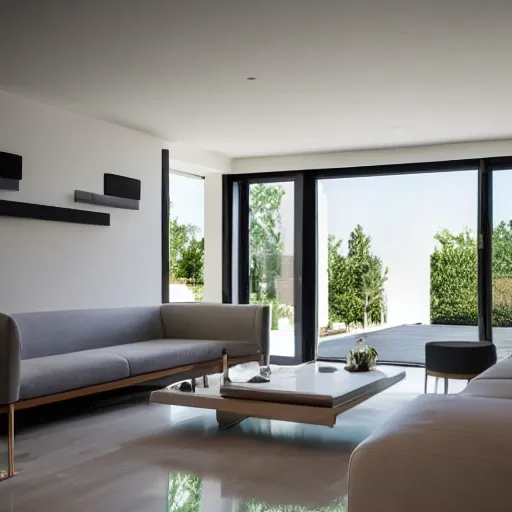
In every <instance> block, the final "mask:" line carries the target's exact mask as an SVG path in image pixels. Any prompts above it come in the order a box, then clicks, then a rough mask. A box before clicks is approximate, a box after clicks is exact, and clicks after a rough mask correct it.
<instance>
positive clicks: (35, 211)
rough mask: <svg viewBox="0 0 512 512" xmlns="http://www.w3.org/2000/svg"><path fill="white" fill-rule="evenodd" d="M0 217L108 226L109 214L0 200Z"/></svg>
mask: <svg viewBox="0 0 512 512" xmlns="http://www.w3.org/2000/svg"><path fill="white" fill-rule="evenodd" d="M0 216H2V217H18V218H21V219H36V220H49V221H55V222H71V223H73V224H91V225H95V226H110V214H108V213H101V212H91V211H87V210H75V209H73V208H61V207H59V206H46V205H43V204H32V203H20V202H18V201H3V200H0Z"/></svg>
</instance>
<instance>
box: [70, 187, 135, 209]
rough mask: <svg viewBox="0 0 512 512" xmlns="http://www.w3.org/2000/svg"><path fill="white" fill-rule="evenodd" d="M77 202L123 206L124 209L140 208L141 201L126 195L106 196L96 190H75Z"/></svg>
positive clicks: (114, 206) (115, 206)
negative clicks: (96, 192)
mask: <svg viewBox="0 0 512 512" xmlns="http://www.w3.org/2000/svg"><path fill="white" fill-rule="evenodd" d="M75 203H87V204H97V205H100V206H111V207H112V208H122V209H124V210H138V209H139V201H138V200H137V199H127V198H125V197H116V196H104V195H102V194H95V193H94V192H85V191H84V190H75Z"/></svg>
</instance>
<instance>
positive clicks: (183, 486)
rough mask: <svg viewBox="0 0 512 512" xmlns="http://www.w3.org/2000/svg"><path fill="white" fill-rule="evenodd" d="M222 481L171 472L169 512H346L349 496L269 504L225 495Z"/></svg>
mask: <svg viewBox="0 0 512 512" xmlns="http://www.w3.org/2000/svg"><path fill="white" fill-rule="evenodd" d="M224 491H225V490H224V489H223V485H222V482H221V481H219V480H216V479H212V478H201V477H199V476H197V475H193V474H191V473H183V472H174V473H170V474H169V494H168V498H169V500H168V503H169V509H168V512H346V511H347V510H348V509H347V500H346V498H339V499H336V500H335V501H333V502H332V503H330V504H328V505H320V506H310V505H302V504H299V503H292V504H290V503H277V502H276V503H268V502H265V501H260V500H258V499H257V498H256V499H250V500H246V499H244V498H242V497H237V496H230V495H229V494H228V495H226V493H225V492H224Z"/></svg>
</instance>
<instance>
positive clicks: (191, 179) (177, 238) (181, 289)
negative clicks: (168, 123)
mask: <svg viewBox="0 0 512 512" xmlns="http://www.w3.org/2000/svg"><path fill="white" fill-rule="evenodd" d="M203 290H204V180H203V179H202V178H201V177H198V176H194V175H187V174H183V173H177V172H173V171H170V173H169V302H200V301H202V300H203Z"/></svg>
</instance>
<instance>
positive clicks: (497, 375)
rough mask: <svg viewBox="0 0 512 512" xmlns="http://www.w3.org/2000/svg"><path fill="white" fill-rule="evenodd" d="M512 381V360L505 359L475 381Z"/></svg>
mask: <svg viewBox="0 0 512 512" xmlns="http://www.w3.org/2000/svg"><path fill="white" fill-rule="evenodd" d="M484 379H512V358H510V357H509V358H508V359H505V360H504V361H501V362H500V363H498V364H495V365H494V366H491V367H490V368H489V369H488V370H485V372H483V373H481V374H480V375H479V376H478V377H475V379H474V380H484Z"/></svg>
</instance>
